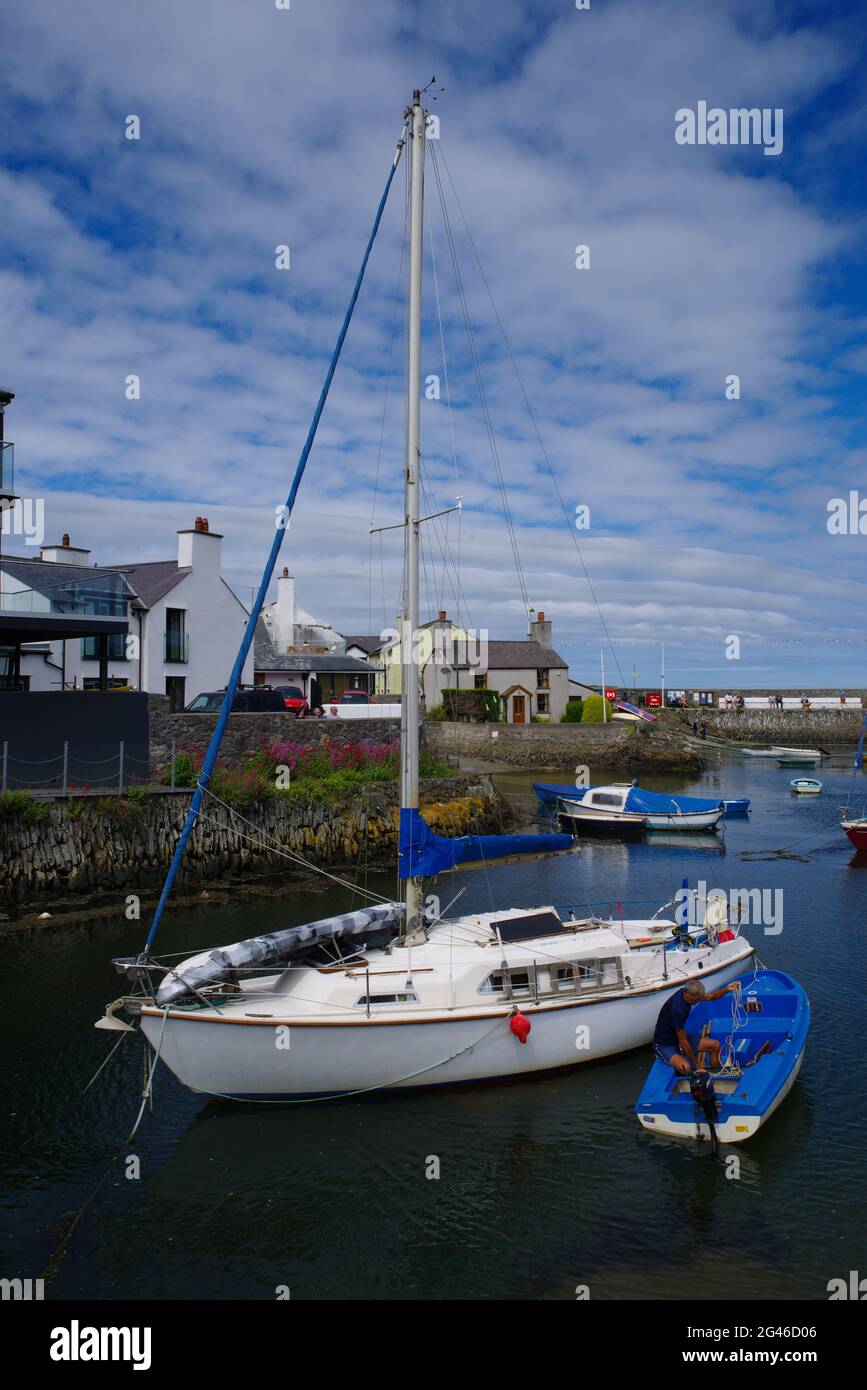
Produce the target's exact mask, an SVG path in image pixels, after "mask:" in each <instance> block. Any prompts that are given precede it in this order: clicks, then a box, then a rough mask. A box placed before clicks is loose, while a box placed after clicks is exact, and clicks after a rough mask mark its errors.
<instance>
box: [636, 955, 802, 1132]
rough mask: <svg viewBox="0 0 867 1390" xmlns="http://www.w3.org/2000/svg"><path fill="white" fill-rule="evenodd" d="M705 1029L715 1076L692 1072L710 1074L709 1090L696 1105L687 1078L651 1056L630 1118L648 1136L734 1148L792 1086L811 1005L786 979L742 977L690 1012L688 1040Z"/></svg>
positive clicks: (769, 974)
mask: <svg viewBox="0 0 867 1390" xmlns="http://www.w3.org/2000/svg"><path fill="white" fill-rule="evenodd" d="M707 1025H709V1027H708V1033H709V1035H710V1037H712V1038H715V1039H716V1040H717V1041H718V1042H719V1043H720V1044H721V1062H722V1070H721V1071H718V1072H713V1073H711V1074H708V1073H707V1072H704V1073H702V1072H699V1073H696V1074H694V1076H698V1078H700V1079H702V1080H704V1079H705V1078H707V1077H708V1075H709V1079H710V1083H711V1085H710V1087H709V1088H707V1087H706V1086H703V1087H702V1088H701V1089H702V1090H704V1092H705V1094H704V1095H703V1097H702V1099H701V1101H699V1100H698V1099H697V1098H696V1096H695V1094H694V1093H695V1091H696V1089H697V1088H696V1087H695V1086H694V1084H693V1078H690V1077H689V1076H681V1075H680V1074H679V1073H678V1072H676V1071H675V1070H674V1067H671V1066H669V1065H668V1063H667V1062H663V1061H660V1060H659V1059H658V1058H657V1060H656V1061H655V1062H654V1064H653V1066H652V1067H651V1069H650V1073H649V1075H648V1078H647V1080H646V1082H645V1083H644V1088H643V1090H642V1092H641V1095H640V1096H639V1097H638V1103H637V1104H636V1107H635V1113H636V1115H637V1116H638V1118H639V1120H640V1122H641V1125H642V1127H643V1128H644V1129H646V1130H648V1131H650V1132H651V1133H654V1134H665V1135H670V1136H673V1137H675V1138H683V1139H696V1138H697V1139H710V1140H711V1142H713V1143H714V1145H715V1144H716V1141H720V1142H722V1143H724V1144H739V1143H742V1142H743V1141H744V1140H745V1139H751V1138H752V1136H753V1135H754V1134H755V1133H757V1131H758V1130H759V1129H760V1128H761V1126H762V1125H763V1124H765V1123H766V1122H767V1121H768V1120H769V1119H770V1117H771V1115H773V1113H774V1111H775V1110H776V1109H777V1108H778V1106H780V1105H781V1104H782V1102H783V1101H784V1100H785V1098H786V1096H787V1095H788V1094H789V1091H790V1090H791V1089H792V1087H793V1086H794V1084H795V1081H796V1080H797V1077H798V1073H799V1071H800V1070H801V1063H802V1061H803V1059H804V1047H805V1045H806V1041H807V1033H808V1032H809V1029H810V1001H809V1000H808V998H807V996H806V994H805V993H804V990H803V989H802V988H801V986H800V985H799V984H798V982H797V980H793V979H792V977H791V975H786V974H785V973H784V972H783V971H782V970H757V971H756V972H755V974H754V975H745V976H743V979H742V981H741V989H740V990H739V991H738V992H737V993H733V994H726V995H724V996H723V997H722V998H721V999H714V1000H711V1001H704V1002H702V1003H700V1004H695V1005H694V1006H693V1008H692V1011H691V1013H690V1015H689V1022H688V1025H687V1026H688V1036H689V1038H690V1039H691V1040H692V1039H693V1038H697V1037H699V1036H700V1035H701V1033H702V1032H703V1030H704V1029H705V1027H706V1026H707ZM708 1092H709V1094H708ZM709 1112H710V1113H711V1114H712V1115H713V1117H714V1118H713V1124H712V1126H711V1124H709V1122H708V1114H709Z"/></svg>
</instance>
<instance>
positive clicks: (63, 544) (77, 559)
mask: <svg viewBox="0 0 867 1390" xmlns="http://www.w3.org/2000/svg"><path fill="white" fill-rule="evenodd" d="M89 555H90V551H89V550H84V549H82V547H81V546H78V545H72V544H71V543H70V540H69V532H68V531H64V533H63V535H62V536H61V538H60V545H43V546H40V548H39V558H40V560H46V561H47V562H48V563H49V564H52V565H86V564H87V560H88V556H89Z"/></svg>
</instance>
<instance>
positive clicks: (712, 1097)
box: [689, 1071, 719, 1158]
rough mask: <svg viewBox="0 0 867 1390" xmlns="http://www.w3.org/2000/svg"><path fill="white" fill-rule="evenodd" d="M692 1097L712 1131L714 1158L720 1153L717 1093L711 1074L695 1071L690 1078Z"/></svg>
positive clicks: (711, 1139) (711, 1140)
mask: <svg viewBox="0 0 867 1390" xmlns="http://www.w3.org/2000/svg"><path fill="white" fill-rule="evenodd" d="M689 1090H690V1095H691V1096H692V1098H693V1100H694V1101H695V1103H696V1105H697V1106H698V1108H699V1110H701V1112H702V1114H703V1115H704V1118H705V1119H706V1121H707V1126H708V1129H709V1130H710V1142H711V1147H712V1149H713V1156H714V1158H716V1157H717V1155H718V1153H719V1140H718V1139H717V1137H716V1120H717V1108H716V1091H715V1090H714V1088H713V1081H712V1080H711V1075H710V1072H707V1071H694V1072H693V1073H692V1075H691V1076H690V1078H689Z"/></svg>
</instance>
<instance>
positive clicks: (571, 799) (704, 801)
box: [534, 782, 723, 834]
mask: <svg viewBox="0 0 867 1390" xmlns="http://www.w3.org/2000/svg"><path fill="white" fill-rule="evenodd" d="M534 785H535V786H536V794H537V795H538V794H539V786H540V785H542V784H540V783H536V784H534ZM722 815H723V804H722V801H713V800H709V799H708V798H707V797H698V796H680V795H678V796H672V795H671V794H670V793H669V792H651V791H647V790H645V788H644V787H636V786H635V784H634V783H632V782H613V783H611V785H610V786H607V787H572V788H571V790H570V793H569V794H568V795H562V794H561V795H560V797H559V798H558V800H557V817H558V820H559V821H560V824H561V825H562V826H565V827H566V828H567V829H568V830H569V831H571V833H572V834H580V833H581V831H582V830H584V831H587V832H588V833H589V832H592V831H594V830H595V831H596V832H597V833H598V832H600V831H603V830H607V829H610V828H615V829H616V827H617V826H618V825H619V826H621V827H622V828H623V829H624V830H634V831H636V832H637V833H643V832H644V831H645V830H713V828H714V826H716V824H717V823H718V822H719V821H720V820H721V819H722Z"/></svg>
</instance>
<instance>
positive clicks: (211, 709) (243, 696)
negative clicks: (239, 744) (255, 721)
mask: <svg viewBox="0 0 867 1390" xmlns="http://www.w3.org/2000/svg"><path fill="white" fill-rule="evenodd" d="M225 698H226V692H225V690H205V691H203V692H202V694H201V695H197V696H196V698H195V700H191V701H190V703H189V704H188V705H187V707H186V709H185V711H184V713H185V714H216V713H217V712H218V711H219V710H220V709H222V707H223V701H224V699H225ZM269 710H274V711H277V710H279V711H280V712H281V713H283V714H285V712H286V705H285V702H284V700H283V696H282V695H281V693H280V692H279V691H278V690H272V688H271V686H270V685H242V686H241V688H240V690H237V691H236V692H235V698H234V700H233V701H232V713H233V714H262V713H265V712H267V711H269Z"/></svg>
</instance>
